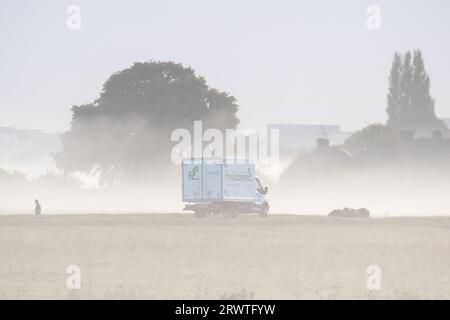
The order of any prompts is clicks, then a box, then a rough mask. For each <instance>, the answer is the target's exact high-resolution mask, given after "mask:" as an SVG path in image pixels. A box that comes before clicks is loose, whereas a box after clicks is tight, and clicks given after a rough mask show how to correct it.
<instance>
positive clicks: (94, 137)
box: [55, 61, 239, 183]
mask: <svg viewBox="0 0 450 320" xmlns="http://www.w3.org/2000/svg"><path fill="white" fill-rule="evenodd" d="M237 111H238V105H237V102H236V99H235V98H234V97H233V96H231V95H229V94H228V93H226V92H221V91H219V90H217V89H214V88H210V87H209V86H208V85H207V84H206V81H205V79H203V78H202V77H200V76H197V75H196V73H195V71H194V70H193V69H191V68H187V67H184V66H182V65H181V64H177V63H174V62H155V61H150V62H145V63H135V64H134V65H133V66H132V67H130V68H128V69H125V70H122V71H119V72H116V73H114V74H113V75H112V76H111V77H110V78H109V79H108V80H107V81H106V82H105V84H104V85H103V89H102V91H101V92H100V95H99V97H98V98H97V99H96V100H95V101H94V102H92V103H88V104H84V105H79V106H73V107H72V122H71V127H70V130H69V131H68V132H66V133H65V134H64V135H63V137H62V140H63V152H62V153H61V154H59V155H56V157H55V158H56V161H57V164H58V166H59V167H60V168H62V169H64V170H65V171H66V172H74V171H81V172H87V173H94V172H97V173H99V174H100V178H101V181H102V182H104V183H107V182H108V183H111V182H115V181H121V180H122V179H127V178H132V177H133V176H140V175H142V173H143V172H144V171H145V170H155V168H156V167H157V166H158V165H159V166H161V165H167V164H168V163H170V149H171V148H172V145H173V143H172V142H171V141H170V134H171V132H172V131H173V130H174V129H177V128H186V129H188V130H190V129H191V128H192V126H193V121H195V120H202V121H203V127H204V128H208V127H214V128H217V129H220V130H225V129H227V128H231V129H234V128H235V127H236V126H237V124H238V123H239V119H238V118H237V116H236V113H237ZM152 168H153V169H152Z"/></svg>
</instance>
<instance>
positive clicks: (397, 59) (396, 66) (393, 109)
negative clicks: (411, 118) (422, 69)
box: [386, 52, 402, 126]
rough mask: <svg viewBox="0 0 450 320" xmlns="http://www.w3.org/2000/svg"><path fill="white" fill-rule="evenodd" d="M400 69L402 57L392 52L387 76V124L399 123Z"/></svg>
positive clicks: (395, 124)
mask: <svg viewBox="0 0 450 320" xmlns="http://www.w3.org/2000/svg"><path fill="white" fill-rule="evenodd" d="M401 70H402V59H401V55H400V54H399V53H397V52H396V53H395V54H394V61H393V62H392V68H391V74H390V76H389V93H388V96H387V100H388V106H387V109H386V111H387V113H388V116H389V119H388V125H390V126H397V125H398V124H399V117H400V115H399V112H400V75H401Z"/></svg>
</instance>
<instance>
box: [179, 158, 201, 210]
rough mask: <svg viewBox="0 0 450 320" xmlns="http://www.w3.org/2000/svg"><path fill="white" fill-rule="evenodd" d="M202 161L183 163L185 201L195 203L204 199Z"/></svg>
mask: <svg viewBox="0 0 450 320" xmlns="http://www.w3.org/2000/svg"><path fill="white" fill-rule="evenodd" d="M202 167H203V166H202V161H201V160H189V161H183V163H182V174H183V186H182V189H183V201H186V202H195V201H199V200H201V199H202V198H203V168H202Z"/></svg>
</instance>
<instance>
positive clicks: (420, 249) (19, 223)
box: [0, 214, 450, 299]
mask: <svg viewBox="0 0 450 320" xmlns="http://www.w3.org/2000/svg"><path fill="white" fill-rule="evenodd" d="M68 265H78V266H80V268H81V289H80V290H68V289H67V287H66V279H67V277H68V276H69V275H68V274H67V273H66V268H67V266H68ZM370 265H378V266H379V267H380V268H381V270H382V277H381V289H380V290H369V289H368V288H367V286H366V280H367V278H368V277H369V275H368V274H367V273H366V271H367V267H368V266H370ZM0 298H1V299H29V298H37V299H122V298H127V299H251V298H255V299H429V298H437V299H450V217H434V218H383V219H352V218H347V219H345V218H329V217H323V216H293V215H271V216H269V217H268V218H265V219H263V218H260V217H258V216H246V215H243V216H240V217H238V218H235V219H226V218H223V217H219V216H213V217H208V218H206V219H196V218H193V216H192V215H189V214H148V215H131V214H130V215H94V214H93V215H53V216H26V215H9V216H8V215H4V216H0Z"/></svg>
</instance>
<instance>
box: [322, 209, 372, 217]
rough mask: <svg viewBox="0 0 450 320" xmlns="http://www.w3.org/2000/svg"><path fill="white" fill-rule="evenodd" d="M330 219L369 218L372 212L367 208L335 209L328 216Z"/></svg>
mask: <svg viewBox="0 0 450 320" xmlns="http://www.w3.org/2000/svg"><path fill="white" fill-rule="evenodd" d="M328 216H329V217H345V218H369V217H370V212H369V210H367V209H366V208H361V209H350V208H344V209H342V210H341V209H335V210H333V211H331V212H330V213H329V214H328Z"/></svg>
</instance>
